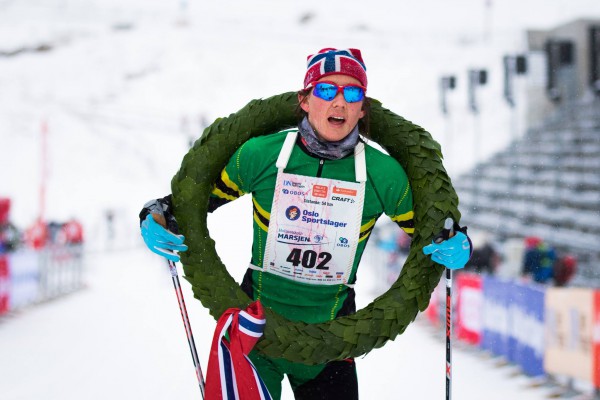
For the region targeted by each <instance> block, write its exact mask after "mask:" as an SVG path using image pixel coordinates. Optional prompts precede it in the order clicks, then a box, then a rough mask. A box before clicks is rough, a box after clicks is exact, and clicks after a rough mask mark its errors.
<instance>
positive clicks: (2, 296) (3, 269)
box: [0, 254, 10, 315]
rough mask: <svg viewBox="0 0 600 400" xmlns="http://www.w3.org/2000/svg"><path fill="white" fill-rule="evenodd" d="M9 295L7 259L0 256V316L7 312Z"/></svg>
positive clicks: (4, 256)
mask: <svg viewBox="0 0 600 400" xmlns="http://www.w3.org/2000/svg"><path fill="white" fill-rule="evenodd" d="M9 294H10V292H9V273H8V257H7V256H6V254H0V315H3V314H6V313H7V312H8V302H9V299H8V296H9Z"/></svg>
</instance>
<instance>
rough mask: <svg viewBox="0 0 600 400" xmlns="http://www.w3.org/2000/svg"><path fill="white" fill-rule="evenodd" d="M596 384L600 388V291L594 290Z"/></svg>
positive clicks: (594, 366)
mask: <svg viewBox="0 0 600 400" xmlns="http://www.w3.org/2000/svg"><path fill="white" fill-rule="evenodd" d="M593 340H594V343H593V346H594V363H593V365H592V367H593V369H594V386H595V387H597V388H600V291H598V290H596V291H594V337H593Z"/></svg>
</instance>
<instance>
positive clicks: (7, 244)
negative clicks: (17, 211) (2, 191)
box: [0, 198, 21, 254]
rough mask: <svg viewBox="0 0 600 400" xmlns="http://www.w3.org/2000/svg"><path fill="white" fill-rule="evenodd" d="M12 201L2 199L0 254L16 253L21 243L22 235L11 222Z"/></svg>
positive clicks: (0, 208) (0, 199) (0, 205)
mask: <svg viewBox="0 0 600 400" xmlns="http://www.w3.org/2000/svg"><path fill="white" fill-rule="evenodd" d="M9 216H10V199H7V198H0V254H1V253H6V252H9V251H14V250H15V249H16V248H17V247H18V246H19V243H20V241H21V233H20V232H19V230H18V229H17V228H16V227H15V226H14V225H13V224H12V223H11V222H10V217H9Z"/></svg>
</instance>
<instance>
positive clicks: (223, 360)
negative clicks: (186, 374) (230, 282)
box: [206, 301, 271, 400]
mask: <svg viewBox="0 0 600 400" xmlns="http://www.w3.org/2000/svg"><path fill="white" fill-rule="evenodd" d="M265 322H266V320H265V317H264V311H263V308H262V305H261V304H260V302H259V301H255V302H254V303H252V304H250V306H248V308H247V309H246V310H245V311H242V310H240V309H238V308H230V309H228V310H227V311H225V312H224V313H223V315H221V318H219V320H218V321H217V327H216V329H215V334H214V337H213V342H212V347H211V350H210V358H209V360H208V369H207V373H206V400H271V395H270V394H269V391H268V390H267V386H266V385H265V384H264V382H263V381H262V379H261V378H260V376H259V375H258V372H257V371H256V368H255V367H254V365H253V364H252V362H251V361H250V359H249V358H248V354H249V353H250V351H251V350H252V348H253V347H254V345H255V344H256V342H257V341H258V339H259V338H260V337H261V336H262V334H263V331H264V329H265ZM226 334H229V341H227V339H226V338H225V335H226Z"/></svg>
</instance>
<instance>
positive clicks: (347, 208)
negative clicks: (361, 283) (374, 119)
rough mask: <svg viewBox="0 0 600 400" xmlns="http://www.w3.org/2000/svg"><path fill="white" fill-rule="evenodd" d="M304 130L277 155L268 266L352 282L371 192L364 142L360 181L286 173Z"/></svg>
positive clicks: (312, 279)
mask: <svg viewBox="0 0 600 400" xmlns="http://www.w3.org/2000/svg"><path fill="white" fill-rule="evenodd" d="M297 134H298V132H296V131H292V132H289V133H288V136H287V138H286V140H285V143H284V145H283V147H282V149H281V152H280V153H279V158H278V159H277V168H278V172H277V182H276V185H275V193H274V195H273V206H272V208H271V218H270V221H269V231H268V235H267V245H266V249H265V257H264V261H263V268H262V270H263V271H266V272H269V273H272V274H275V275H279V276H282V277H285V278H288V279H291V280H295V281H298V282H302V283H309V284H315V285H338V284H348V280H349V279H350V274H351V272H352V266H353V264H354V256H355V254H356V247H357V245H358V239H359V233H360V224H361V220H362V210H363V203H364V197H365V181H366V177H367V174H366V162H365V149H364V144H363V143H362V142H359V143H358V145H357V146H356V147H355V149H354V157H355V173H356V180H357V181H359V182H358V183H354V182H346V181H341V180H336V179H326V178H314V177H309V176H301V175H294V174H288V173H285V172H284V169H285V167H286V166H287V162H288V160H289V157H290V155H291V152H292V149H293V147H294V144H295V142H296V137H297Z"/></svg>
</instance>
